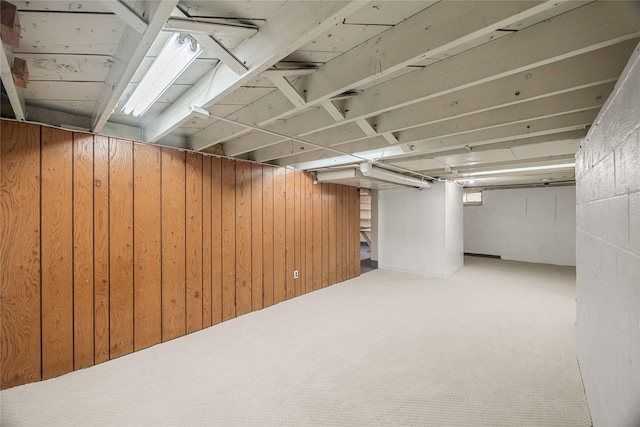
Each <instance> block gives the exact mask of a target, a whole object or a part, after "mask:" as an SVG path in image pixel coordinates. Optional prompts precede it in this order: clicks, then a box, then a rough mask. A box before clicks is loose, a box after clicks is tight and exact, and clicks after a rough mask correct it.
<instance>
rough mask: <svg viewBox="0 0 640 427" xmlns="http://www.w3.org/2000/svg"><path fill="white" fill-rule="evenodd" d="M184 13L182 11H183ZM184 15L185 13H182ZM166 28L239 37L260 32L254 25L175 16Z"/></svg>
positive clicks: (178, 31)
mask: <svg viewBox="0 0 640 427" xmlns="http://www.w3.org/2000/svg"><path fill="white" fill-rule="evenodd" d="M181 13H182V12H181ZM182 14H183V15H184V13H182ZM164 29H165V30H167V31H173V32H177V33H180V32H183V33H189V34H194V35H196V34H202V35H207V36H214V37H215V36H216V34H226V35H229V36H232V37H237V38H239V39H245V38H249V37H252V36H253V35H255V34H256V33H257V32H258V27H256V26H253V25H246V24H239V23H232V22H228V21H224V22H220V21H218V20H205V19H191V18H188V17H186V16H185V18H176V17H173V18H171V19H169V20H168V21H167V23H166V24H165V25H164Z"/></svg>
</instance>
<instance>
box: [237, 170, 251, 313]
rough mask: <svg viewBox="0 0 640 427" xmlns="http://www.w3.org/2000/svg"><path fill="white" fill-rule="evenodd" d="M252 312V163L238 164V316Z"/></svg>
mask: <svg viewBox="0 0 640 427" xmlns="http://www.w3.org/2000/svg"><path fill="white" fill-rule="evenodd" d="M249 312H251V163H247V162H236V316H240V315H242V314H246V313H249Z"/></svg>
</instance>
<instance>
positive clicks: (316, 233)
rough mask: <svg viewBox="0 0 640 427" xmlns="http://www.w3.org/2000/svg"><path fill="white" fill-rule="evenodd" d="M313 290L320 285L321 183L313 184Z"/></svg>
mask: <svg viewBox="0 0 640 427" xmlns="http://www.w3.org/2000/svg"><path fill="white" fill-rule="evenodd" d="M312 198H313V203H312V204H313V290H316V289H320V288H321V287H322V184H313V187H312Z"/></svg>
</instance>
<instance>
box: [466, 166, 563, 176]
mask: <svg viewBox="0 0 640 427" xmlns="http://www.w3.org/2000/svg"><path fill="white" fill-rule="evenodd" d="M575 167H576V164H575V163H563V164H559V165H544V166H528V167H524V168H513V169H499V170H495V171H481V172H470V173H463V174H462V176H480V175H494V174H502V173H516V172H531V171H542V170H550V169H570V168H575Z"/></svg>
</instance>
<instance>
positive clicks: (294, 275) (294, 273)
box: [293, 270, 298, 279]
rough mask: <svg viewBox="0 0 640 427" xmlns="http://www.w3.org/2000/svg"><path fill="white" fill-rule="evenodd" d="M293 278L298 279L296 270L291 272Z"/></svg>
mask: <svg viewBox="0 0 640 427" xmlns="http://www.w3.org/2000/svg"><path fill="white" fill-rule="evenodd" d="M293 278H294V279H297V278H298V270H293Z"/></svg>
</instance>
